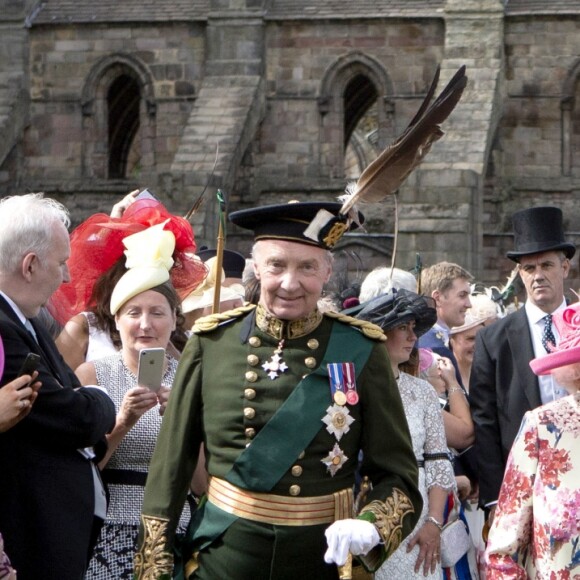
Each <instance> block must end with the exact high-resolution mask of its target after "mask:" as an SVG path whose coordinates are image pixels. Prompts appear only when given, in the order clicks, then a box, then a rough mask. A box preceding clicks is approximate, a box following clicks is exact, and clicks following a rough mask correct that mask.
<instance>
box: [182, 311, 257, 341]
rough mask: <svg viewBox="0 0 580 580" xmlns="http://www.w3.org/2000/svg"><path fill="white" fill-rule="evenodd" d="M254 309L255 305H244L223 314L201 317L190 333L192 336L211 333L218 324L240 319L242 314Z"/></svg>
mask: <svg viewBox="0 0 580 580" xmlns="http://www.w3.org/2000/svg"><path fill="white" fill-rule="evenodd" d="M254 308H256V305H255V304H246V305H244V306H238V307H237V308H234V309H232V310H226V311H225V312H219V313H217V314H209V315H208V316H202V317H201V318H198V319H197V320H196V321H195V323H194V325H193V328H192V329H191V331H192V332H193V333H194V334H203V333H204V332H211V331H212V330H215V329H216V328H217V327H218V326H219V325H220V324H223V323H224V322H228V321H229V320H234V319H236V318H240V317H241V316H243V315H244V314H247V313H248V312H251V311H252V310H254Z"/></svg>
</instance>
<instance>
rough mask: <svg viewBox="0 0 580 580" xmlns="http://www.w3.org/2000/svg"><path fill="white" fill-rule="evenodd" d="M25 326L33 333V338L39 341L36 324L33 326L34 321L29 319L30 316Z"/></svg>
mask: <svg viewBox="0 0 580 580" xmlns="http://www.w3.org/2000/svg"><path fill="white" fill-rule="evenodd" d="M24 328H26V330H28V332H29V333H30V334H32V338H34V340H35V341H36V342H38V337H37V336H36V331H35V330H34V326H32V323H31V322H30V320H28V318H27V319H26V320H25V322H24Z"/></svg>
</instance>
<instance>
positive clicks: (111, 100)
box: [107, 75, 141, 179]
mask: <svg viewBox="0 0 580 580" xmlns="http://www.w3.org/2000/svg"><path fill="white" fill-rule="evenodd" d="M140 102H141V91H140V90H139V85H138V84H137V82H136V81H135V80H133V79H132V78H131V77H129V76H127V75H121V76H119V77H117V79H115V80H114V81H113V83H112V84H111V86H110V88H109V92H108V94H107V113H108V126H109V179H124V178H126V177H127V176H128V175H131V173H132V170H133V169H135V168H137V167H138V165H139V161H140V158H141V154H140V148H139V147H138V139H137V137H138V132H139V108H140Z"/></svg>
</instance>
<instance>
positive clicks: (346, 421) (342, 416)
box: [322, 404, 354, 441]
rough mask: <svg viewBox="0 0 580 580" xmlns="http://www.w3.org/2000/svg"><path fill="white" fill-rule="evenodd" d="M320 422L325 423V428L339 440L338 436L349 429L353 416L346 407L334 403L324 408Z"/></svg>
mask: <svg viewBox="0 0 580 580" xmlns="http://www.w3.org/2000/svg"><path fill="white" fill-rule="evenodd" d="M322 422H323V423H325V424H326V430H327V431H328V432H329V433H330V434H331V435H334V436H335V437H336V440H337V441H340V438H341V437H342V436H343V435H344V434H345V433H348V432H349V431H350V425H351V424H352V423H354V418H353V417H352V416H351V414H350V411H349V410H348V409H347V408H346V407H344V406H340V405H336V404H335V405H332V406H331V407H328V409H326V415H325V416H324V417H323V418H322Z"/></svg>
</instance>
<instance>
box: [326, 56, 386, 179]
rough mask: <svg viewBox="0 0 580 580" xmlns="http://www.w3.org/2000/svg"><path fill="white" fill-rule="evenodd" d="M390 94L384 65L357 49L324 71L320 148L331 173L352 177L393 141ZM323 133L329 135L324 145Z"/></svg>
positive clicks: (356, 175) (355, 176)
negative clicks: (326, 152)
mask: <svg viewBox="0 0 580 580" xmlns="http://www.w3.org/2000/svg"><path fill="white" fill-rule="evenodd" d="M392 92H393V91H392V86H391V81H390V79H389V78H388V75H387V73H386V71H385V70H384V68H383V66H382V65H381V64H380V63H379V62H378V61H376V60H375V59H373V58H371V57H369V56H367V55H365V54H362V53H359V52H353V53H351V54H348V55H346V56H344V57H341V58H339V59H338V60H337V61H336V62H335V63H334V64H333V65H331V66H330V67H329V69H328V70H327V71H326V73H325V75H324V78H323V81H322V86H321V91H320V97H319V100H318V104H319V105H318V108H319V112H320V114H321V115H322V133H321V135H322V137H321V140H322V147H323V150H325V151H326V150H328V151H329V152H330V153H329V154H328V157H327V159H324V162H327V163H329V164H330V166H331V167H330V172H331V173H332V174H334V175H336V176H346V177H348V178H351V179H356V178H357V177H358V176H359V175H360V173H361V172H362V170H363V169H364V168H365V167H366V166H367V165H368V164H369V163H370V162H371V161H373V160H374V159H375V158H376V157H377V155H378V154H379V153H380V151H381V150H382V149H383V148H384V147H385V146H386V143H388V142H390V141H391V140H392V137H393V109H394V107H393V104H392V102H391V101H390V100H389V98H388V95H392ZM327 135H328V136H329V138H331V139H332V141H331V142H329V143H328V144H326V143H324V139H325V138H326V136H327ZM338 135H340V136H341V139H340V140H339V141H338V142H337V140H336V139H335V136H338Z"/></svg>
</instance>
